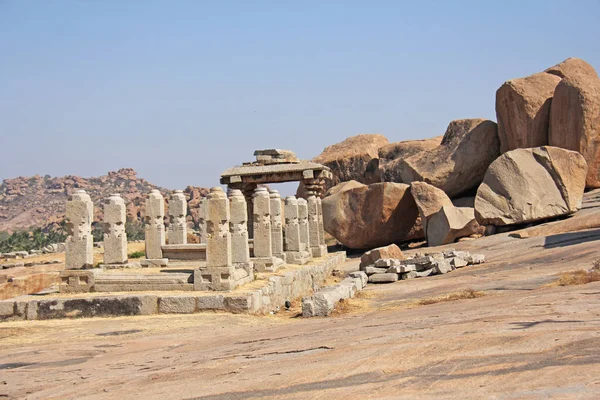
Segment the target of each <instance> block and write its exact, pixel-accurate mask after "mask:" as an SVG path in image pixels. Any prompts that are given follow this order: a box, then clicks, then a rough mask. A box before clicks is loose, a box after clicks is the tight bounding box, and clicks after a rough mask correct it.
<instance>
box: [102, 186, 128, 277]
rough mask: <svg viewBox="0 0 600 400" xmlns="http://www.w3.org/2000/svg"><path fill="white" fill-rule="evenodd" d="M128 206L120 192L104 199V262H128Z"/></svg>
mask: <svg viewBox="0 0 600 400" xmlns="http://www.w3.org/2000/svg"><path fill="white" fill-rule="evenodd" d="M125 221H126V207H125V201H124V200H123V199H122V198H121V195H120V194H118V193H117V194H111V195H110V197H108V198H107V199H105V200H104V264H109V265H111V264H113V265H114V264H126V263H127V234H126V233H125Z"/></svg>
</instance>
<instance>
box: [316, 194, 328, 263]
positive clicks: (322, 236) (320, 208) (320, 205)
mask: <svg viewBox="0 0 600 400" xmlns="http://www.w3.org/2000/svg"><path fill="white" fill-rule="evenodd" d="M317 210H318V211H319V232H320V233H319V239H320V240H321V243H320V244H321V246H325V252H327V244H326V243H325V229H324V228H323V203H322V201H321V198H320V197H317Z"/></svg>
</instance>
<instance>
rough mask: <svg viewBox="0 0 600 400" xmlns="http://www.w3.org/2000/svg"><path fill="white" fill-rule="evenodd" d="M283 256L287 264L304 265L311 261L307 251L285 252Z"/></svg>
mask: <svg viewBox="0 0 600 400" xmlns="http://www.w3.org/2000/svg"><path fill="white" fill-rule="evenodd" d="M285 255H286V262H287V263H288V264H295V265H304V264H306V263H307V262H309V261H310V259H311V256H310V253H309V252H308V251H286V252H285Z"/></svg>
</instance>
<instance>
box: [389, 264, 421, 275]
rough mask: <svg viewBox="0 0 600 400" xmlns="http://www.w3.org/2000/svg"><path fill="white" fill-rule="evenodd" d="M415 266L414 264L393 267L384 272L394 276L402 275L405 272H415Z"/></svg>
mask: <svg viewBox="0 0 600 400" xmlns="http://www.w3.org/2000/svg"><path fill="white" fill-rule="evenodd" d="M416 270H417V266H416V265H415V264H406V265H395V266H393V267H390V268H389V269H388V270H387V271H386V272H388V273H395V274H403V273H405V272H410V271H416Z"/></svg>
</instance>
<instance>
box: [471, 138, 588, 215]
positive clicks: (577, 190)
mask: <svg viewBox="0 0 600 400" xmlns="http://www.w3.org/2000/svg"><path fill="white" fill-rule="evenodd" d="M586 173H587V164H586V162H585V159H584V158H583V156H582V155H581V154H579V153H578V152H575V151H570V150H565V149H560V148H557V147H550V146H543V147H536V148H532V149H516V150H512V151H509V152H507V153H504V154H503V155H502V156H500V157H499V158H498V159H497V160H496V161H494V162H493V163H492V165H490V167H489V169H488V170H487V172H486V174H485V177H484V179H483V183H482V184H481V186H480V187H479V189H478V190H477V196H476V197H475V217H476V218H477V221H478V222H479V224H481V225H512V224H520V223H525V222H533V221H538V220H543V219H546V218H552V217H557V216H561V215H567V214H571V213H573V212H575V211H577V210H579V209H580V208H581V201H582V197H583V191H584V189H585V177H586Z"/></svg>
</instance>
